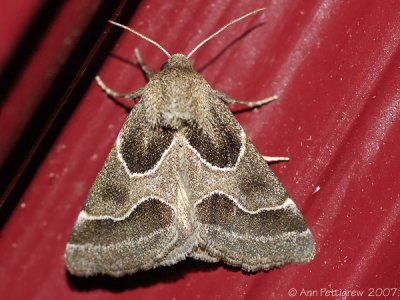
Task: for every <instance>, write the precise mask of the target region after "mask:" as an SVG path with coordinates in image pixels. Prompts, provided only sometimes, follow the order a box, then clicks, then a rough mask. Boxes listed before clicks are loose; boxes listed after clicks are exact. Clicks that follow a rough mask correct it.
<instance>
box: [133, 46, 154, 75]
mask: <svg viewBox="0 0 400 300" xmlns="http://www.w3.org/2000/svg"><path fill="white" fill-rule="evenodd" d="M134 52H135V56H136V61H137V63H138V64H139V66H140V69H142V72H143V74H144V76H146V79H147V80H148V81H149V80H150V79H151V77H153V75H154V74H156V72H155V71H153V70H151V69H149V68H148V67H147V66H146V65H145V64H144V62H143V59H142V56H141V55H140V52H139V49H138V48H135V50H134Z"/></svg>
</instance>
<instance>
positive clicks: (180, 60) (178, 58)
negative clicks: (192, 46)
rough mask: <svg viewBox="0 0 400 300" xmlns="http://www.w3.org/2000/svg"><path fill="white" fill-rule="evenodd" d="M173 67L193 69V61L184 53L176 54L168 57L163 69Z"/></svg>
mask: <svg viewBox="0 0 400 300" xmlns="http://www.w3.org/2000/svg"><path fill="white" fill-rule="evenodd" d="M173 68H180V69H189V70H193V62H192V61H190V60H189V59H188V58H187V56H186V55H184V54H174V55H172V56H170V57H169V58H168V61H167V62H166V63H165V64H164V65H163V66H162V68H161V70H168V69H173Z"/></svg>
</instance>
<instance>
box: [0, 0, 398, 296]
mask: <svg viewBox="0 0 400 300" xmlns="http://www.w3.org/2000/svg"><path fill="white" fill-rule="evenodd" d="M212 3H214V4H212ZM259 7H266V8H267V10H266V11H265V12H264V13H262V14H260V15H257V16H254V17H252V18H250V19H247V20H245V21H243V22H241V23H238V24H236V25H234V27H232V28H231V29H230V30H228V31H227V32H224V33H223V34H221V35H220V36H219V37H218V38H216V39H215V40H213V41H210V42H209V43H208V44H206V45H205V46H204V47H203V48H202V49H201V50H199V51H198V52H197V53H196V54H195V55H194V57H193V59H195V60H196V65H197V66H198V67H200V68H202V67H203V66H204V65H208V66H207V68H205V69H204V70H203V71H202V74H203V76H204V77H205V78H206V79H207V80H208V81H209V82H210V84H211V85H212V86H213V87H214V88H216V89H219V90H221V91H223V92H225V93H227V94H229V95H231V96H232V97H234V98H238V99H249V100H250V99H259V98H262V97H265V96H269V95H272V94H278V95H279V96H280V100H279V101H277V102H275V103H273V104H270V105H268V106H266V107H262V108H258V109H255V110H253V111H246V112H241V113H238V114H237V118H238V120H239V122H240V123H241V124H242V125H243V127H244V129H245V131H246V132H247V133H248V134H249V136H250V138H251V139H252V141H253V142H254V144H255V145H256V147H257V148H258V149H259V150H260V152H261V153H264V154H268V155H287V156H290V158H291V161H290V162H289V163H282V164H278V165H274V166H273V170H274V171H275V173H276V174H277V176H278V177H279V178H280V180H281V181H282V182H283V184H284V185H285V187H286V188H287V190H288V191H289V193H290V194H291V195H292V197H293V198H294V199H295V201H296V203H297V204H298V206H299V207H300V209H301V211H302V212H303V214H304V216H305V218H306V220H307V222H308V224H309V226H310V228H311V231H312V232H313V233H314V236H315V238H316V242H317V248H318V251H317V255H316V257H315V259H314V260H313V261H312V262H310V263H308V264H304V265H287V266H285V267H283V268H281V269H276V270H273V271H270V272H258V273H256V274H254V275H247V274H243V273H242V272H240V271H238V270H235V269H230V268H225V267H223V266H222V265H219V264H217V265H213V264H206V263H201V262H196V261H193V260H189V261H185V262H183V263H179V264H178V265H176V266H173V267H168V268H159V269H156V270H152V271H148V272H142V273H138V274H135V275H133V276H129V277H126V278H123V279H110V278H95V279H77V278H71V277H69V276H67V273H66V271H65V265H64V261H63V251H64V248H65V244H66V242H67V240H68V235H69V233H70V230H71V228H72V225H73V223H74V221H75V218H76V216H77V214H78V212H79V209H80V207H81V205H82V203H83V201H84V200H85V197H86V195H87V192H88V190H89V188H90V186H91V184H92V182H93V180H94V178H95V176H96V174H97V172H98V171H99V169H100V168H101V165H102V163H103V162H104V160H105V158H106V156H107V154H108V152H109V150H110V148H111V146H112V143H113V142H114V140H115V138H116V135H117V133H118V131H119V129H120V127H121V126H122V123H123V121H124V119H125V117H126V111H125V110H124V109H123V108H121V107H120V106H118V105H116V104H115V103H114V102H112V101H110V100H109V99H108V98H106V97H105V96H104V94H103V93H102V92H101V91H100V89H99V88H98V87H97V86H96V84H95V83H94V82H93V83H92V84H91V85H90V86H89V87H88V89H87V91H86V93H84V94H83V96H82V98H81V99H80V102H79V105H77V106H76V108H75V109H74V110H72V111H71V113H70V116H69V119H68V121H67V122H66V123H65V126H63V127H62V128H61V129H60V130H59V131H57V135H56V136H55V137H54V138H55V141H54V143H53V144H52V147H51V148H49V150H48V151H47V152H46V153H44V154H43V160H42V161H41V162H40V164H39V167H38V169H37V170H36V171H35V172H32V173H33V175H32V177H31V178H30V181H29V184H28V185H27V186H26V189H24V190H22V191H20V194H21V195H20V197H18V199H15V198H12V199H7V201H17V200H18V201H19V202H18V205H17V206H16V207H15V209H13V210H12V211H11V214H10V216H9V218H8V219H7V220H6V222H5V224H4V225H3V228H2V233H1V239H0V282H1V285H0V297H1V298H2V299H3V298H4V299H78V298H79V299H114V298H115V299H116V298H118V299H271V298H275V299H288V298H289V296H288V292H289V291H290V289H292V288H295V289H296V290H297V292H298V293H300V292H301V291H302V289H303V292H306V291H308V292H314V291H316V292H315V293H317V295H318V297H317V296H314V297H313V299H325V295H324V294H321V289H322V290H323V289H332V290H339V289H342V290H345V289H346V290H354V291H359V292H363V293H364V294H363V297H358V298H357V297H348V298H347V299H362V298H368V297H367V295H368V293H370V292H372V293H373V292H374V291H375V292H377V293H379V292H380V290H372V289H371V290H370V289H369V288H398V289H399V290H397V294H396V296H397V297H398V296H400V272H399V269H400V268H399V265H400V256H399V255H398V252H399V244H400V230H399V228H400V224H399V222H400V221H399V220H400V217H399V215H400V180H399V179H398V178H399V176H398V174H399V171H400V167H399V166H400V158H399V155H398V153H399V151H400V143H398V137H399V134H400V122H399V121H398V120H399V115H400V101H399V100H400V92H399V88H398V87H399V83H400V52H399V45H400V44H399V42H400V17H399V14H398V12H399V9H400V4H399V2H398V1H380V2H378V1H339V2H334V1H274V2H272V1H271V2H270V1H258V0H257V1H240V2H238V1H217V2H215V1H206V2H204V1H161V0H148V1H143V2H142V3H141V4H140V5H139V7H138V9H137V10H136V11H135V13H134V14H133V15H132V18H131V19H130V21H129V22H126V23H127V24H128V25H129V26H131V27H134V28H135V29H137V30H138V31H140V32H142V33H144V34H146V35H147V36H149V37H151V38H153V39H154V40H156V41H157V42H159V43H160V44H161V45H163V46H164V47H165V48H166V49H167V50H168V51H170V52H172V53H175V52H183V53H188V52H189V51H190V50H191V49H192V48H193V47H194V46H195V45H196V44H197V43H198V42H199V41H201V40H202V39H203V38H204V37H206V36H207V35H209V34H210V33H212V32H214V31H215V30H216V29H217V28H219V27H220V26H222V25H223V24H225V23H227V22H228V21H230V20H231V19H233V18H235V17H237V16H240V15H242V14H244V13H246V12H248V11H250V10H252V9H255V8H259ZM260 22H265V24H264V25H263V26H259V27H257V28H255V29H254V30H251V31H250V32H248V34H244V33H245V32H246V31H248V30H249V29H250V28H252V27H253V26H257V25H258V24H260ZM65 26H66V25H65ZM118 30H119V29H116V28H113V29H112V31H111V34H112V33H113V31H118ZM239 37H240V38H239ZM99 38H100V37H99ZM233 41H235V42H233ZM135 47H138V48H139V49H140V50H141V53H142V56H143V59H144V60H145V62H147V64H148V65H149V66H150V67H152V68H154V69H159V67H160V66H161V65H162V64H163V63H164V62H165V56H164V55H163V54H162V53H161V52H160V51H159V50H158V49H156V48H155V47H154V46H152V45H150V44H148V43H146V42H145V41H142V40H140V39H139V38H137V37H135V36H132V35H131V34H129V33H123V34H122V35H121V38H120V39H119V40H118V42H117V43H116V44H115V48H114V49H113V50H112V51H111V52H109V53H108V54H109V57H108V59H107V60H106V62H105V64H104V65H103V66H102V68H101V70H100V74H101V76H102V78H103V79H104V81H105V82H106V83H107V84H108V85H109V86H110V87H113V88H114V89H116V90H120V91H131V90H134V89H136V88H138V87H141V86H143V85H144V84H145V80H144V78H143V77H142V75H141V73H140V72H139V70H138V69H137V68H136V67H134V66H132V64H130V63H128V62H126V61H125V60H131V59H133V49H134V48H135ZM38 55H40V53H38ZM97 55H105V54H104V53H101V52H100V51H99V52H98V53H97ZM71 101H72V100H71ZM234 110H235V111H237V110H240V108H238V107H235V108H234ZM1 119H3V113H2V116H1ZM3 130H4V129H3V128H2V131H3ZM2 136H3V135H2ZM2 142H3V138H2ZM2 145H3V143H2ZM17 187H18V185H17V186H16V188H17ZM317 187H318V188H317ZM378 296H379V295H378ZM308 298H310V297H307V296H299V294H298V295H297V296H296V297H295V299H308ZM332 298H333V299H339V297H330V299H332ZM375 298H377V299H379V297H375ZM328 299H329V298H328Z"/></svg>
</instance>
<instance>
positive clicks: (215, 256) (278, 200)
mask: <svg viewBox="0 0 400 300" xmlns="http://www.w3.org/2000/svg"><path fill="white" fill-rule="evenodd" d="M261 10H263V9H258V10H255V11H252V12H250V13H248V14H246V15H244V16H242V17H240V18H238V19H236V20H234V21H232V22H230V23H229V24H227V25H225V26H224V27H222V28H221V29H220V30H218V31H217V32H216V33H214V34H213V35H211V36H210V37H208V38H207V39H205V40H204V41H203V42H202V43H200V44H199V45H198V46H197V47H195V48H194V49H193V50H192V51H191V52H190V53H189V54H188V55H183V54H175V55H170V54H169V53H168V52H167V51H166V50H165V49H164V48H162V47H161V46H160V45H159V44H157V43H156V42H154V41H152V40H150V39H149V38H147V37H145V36H144V35H142V34H140V33H138V32H136V31H135V30H133V29H131V28H128V27H126V26H124V25H121V24H118V23H115V22H113V21H110V22H111V23H112V24H114V25H117V26H119V27H122V28H124V29H127V30H129V31H130V32H132V33H134V34H136V35H139V36H140V37H142V38H143V39H145V40H147V41H149V42H150V43H152V44H154V45H156V46H157V47H158V48H160V49H161V50H162V51H163V52H164V53H165V54H166V55H167V56H168V61H167V63H166V64H165V65H164V66H163V68H162V70H161V71H160V72H159V73H155V72H153V71H151V70H149V69H148V68H147V67H146V66H145V65H144V64H143V62H142V60H141V57H140V55H139V52H138V51H137V50H136V51H135V53H136V56H137V59H138V63H139V65H140V66H141V67H142V70H143V71H144V73H145V75H146V77H147V78H148V80H149V82H148V84H147V85H146V86H145V87H143V88H140V89H138V90H137V91H134V92H131V93H128V94H123V93H118V92H115V91H113V90H111V89H109V88H108V87H106V86H105V85H104V83H103V82H102V81H101V80H100V78H98V77H97V78H96V79H97V82H98V83H99V85H100V86H101V87H102V89H103V90H104V91H105V92H106V94H107V95H109V96H113V97H125V98H128V99H135V98H138V97H141V100H140V101H139V102H138V103H137V104H136V105H135V106H134V108H133V109H132V111H131V112H130V114H129V116H128V118H127V120H126V121H125V123H124V125H123V127H122V129H121V131H120V132H119V135H118V138H117V140H116V141H115V143H114V146H113V148H112V149H111V152H110V154H109V156H108V158H107V160H106V162H105V164H104V166H103V168H102V170H101V171H100V173H99V174H98V176H97V178H96V180H95V182H94V184H93V186H92V188H91V190H90V193H89V196H88V198H87V200H86V202H85V204H84V206H83V208H82V210H81V212H80V213H79V216H78V219H77V221H76V223H75V225H74V228H73V231H72V233H71V237H70V240H69V242H68V244H67V247H66V253H65V258H66V265H67V268H68V270H69V272H70V273H71V274H73V275H77V276H91V275H96V274H107V275H111V276H123V275H126V274H132V273H134V272H137V271H140V270H147V269H151V268H156V267H158V266H168V265H172V264H175V263H177V262H178V261H180V260H183V259H185V258H186V257H192V258H195V259H200V260H203V261H206V262H217V261H223V262H225V263H227V264H229V265H232V266H237V267H240V268H242V269H243V270H244V271H249V272H254V271H258V270H269V269H271V268H273V267H277V266H281V265H283V264H285V263H288V262H297V263H302V262H307V261H309V260H311V259H312V258H313V257H314V253H315V243H314V239H313V237H312V234H311V232H310V230H309V229H308V227H307V225H306V223H305V221H304V219H303V216H302V215H301V213H300V211H299V210H298V208H297V207H296V205H295V204H294V202H293V201H292V200H291V199H290V197H289V195H288V193H287V192H286V191H285V189H284V188H283V186H282V184H281V183H280V182H279V181H278V179H277V178H276V177H275V175H274V174H273V173H272V171H271V170H270V168H269V167H268V164H267V162H268V161H272V160H274V158H265V157H263V156H262V155H261V154H260V153H259V152H258V151H257V150H256V149H255V147H254V146H253V144H252V143H251V142H250V140H249V138H248V137H247V136H246V134H245V133H244V131H243V129H242V127H241V126H240V125H239V123H238V122H237V121H236V119H235V117H234V116H233V114H232V112H231V111H230V110H229V109H228V108H227V106H226V103H231V104H235V103H239V104H244V105H248V106H250V107H254V106H260V105H263V104H266V103H268V102H270V101H271V100H274V99H275V98H276V97H271V98H268V99H264V100H261V101H256V102H244V101H239V100H234V99H232V98H230V97H228V96H227V95H225V94H223V93H221V92H219V91H216V90H214V89H212V88H211V87H210V85H209V84H208V83H207V82H206V80H205V79H204V78H203V77H202V76H201V75H200V74H199V73H197V72H196V71H195V70H194V68H193V63H192V62H191V61H190V60H189V58H190V56H191V55H192V54H193V53H194V52H195V51H196V50H197V49H198V48H199V47H200V46H202V45H203V44H204V43H205V42H207V41H209V40H210V39H212V38H213V37H215V36H216V35H217V34H219V33H220V32H221V31H223V30H224V29H225V28H227V27H228V26H230V25H232V24H234V23H236V22H238V21H240V20H242V19H244V18H246V17H248V16H250V15H252V14H254V13H257V12H259V11H261ZM275 159H278V160H279V159H280V158H275Z"/></svg>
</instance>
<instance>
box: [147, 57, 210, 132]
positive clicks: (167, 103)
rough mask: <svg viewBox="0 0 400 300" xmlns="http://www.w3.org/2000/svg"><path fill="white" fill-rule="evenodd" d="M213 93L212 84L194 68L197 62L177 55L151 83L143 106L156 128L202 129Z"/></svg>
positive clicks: (171, 58)
mask: <svg viewBox="0 0 400 300" xmlns="http://www.w3.org/2000/svg"><path fill="white" fill-rule="evenodd" d="M210 90H211V87H210V86H209V84H208V83H207V82H206V81H205V80H204V78H203V77H202V76H201V75H200V74H199V73H197V72H196V71H195V70H194V69H193V63H192V62H191V61H189V60H188V59H187V57H186V56H184V55H183V54H175V55H173V56H171V57H170V58H169V59H168V62H167V63H166V64H165V65H164V67H163V69H162V70H161V72H160V73H158V74H156V75H154V76H153V77H152V78H151V80H150V81H149V83H148V84H147V86H146V88H145V91H144V93H143V97H142V101H143V103H142V104H143V105H145V107H146V114H147V119H148V121H149V122H150V123H151V125H153V126H155V127H158V126H162V127H167V128H172V129H181V128H182V127H184V126H193V125H196V126H199V127H202V123H203V122H205V121H206V120H204V118H205V116H206V115H207V110H208V107H207V104H206V103H205V102H207V101H205V99H207V98H208V93H209V91H210Z"/></svg>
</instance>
